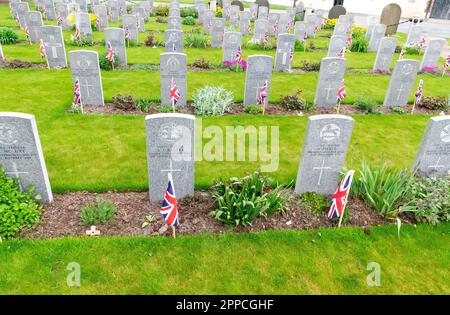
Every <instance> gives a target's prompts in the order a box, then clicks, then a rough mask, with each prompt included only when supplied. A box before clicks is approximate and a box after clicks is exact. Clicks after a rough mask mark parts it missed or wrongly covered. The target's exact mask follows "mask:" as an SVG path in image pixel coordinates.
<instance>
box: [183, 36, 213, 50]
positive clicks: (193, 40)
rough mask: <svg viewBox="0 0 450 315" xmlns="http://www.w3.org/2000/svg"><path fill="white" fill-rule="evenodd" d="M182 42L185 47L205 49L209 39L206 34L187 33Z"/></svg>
mask: <svg viewBox="0 0 450 315" xmlns="http://www.w3.org/2000/svg"><path fill="white" fill-rule="evenodd" d="M184 42H185V44H186V47H190V48H206V47H207V46H208V45H209V37H208V35H206V34H197V33H188V34H187V35H186V36H185V39H184Z"/></svg>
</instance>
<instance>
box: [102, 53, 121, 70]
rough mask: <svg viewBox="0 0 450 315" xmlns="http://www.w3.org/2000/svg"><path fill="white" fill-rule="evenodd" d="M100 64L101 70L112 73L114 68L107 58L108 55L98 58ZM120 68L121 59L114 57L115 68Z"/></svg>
mask: <svg viewBox="0 0 450 315" xmlns="http://www.w3.org/2000/svg"><path fill="white" fill-rule="evenodd" d="M98 63H99V64H100V69H102V70H106V71H110V70H112V68H113V66H112V63H111V62H110V61H109V60H108V59H107V58H106V53H102V54H100V55H99V56H98ZM117 66H119V57H117V55H115V56H114V67H117Z"/></svg>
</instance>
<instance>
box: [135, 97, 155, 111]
mask: <svg viewBox="0 0 450 315" xmlns="http://www.w3.org/2000/svg"><path fill="white" fill-rule="evenodd" d="M151 105H152V102H151V101H150V100H148V99H145V98H138V99H137V100H136V108H137V109H138V110H140V111H141V112H143V113H146V112H148V111H149V110H150V108H151Z"/></svg>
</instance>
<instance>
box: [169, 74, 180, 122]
mask: <svg viewBox="0 0 450 315" xmlns="http://www.w3.org/2000/svg"><path fill="white" fill-rule="evenodd" d="M169 92H170V96H169V99H170V105H172V110H173V112H174V113H175V105H176V104H177V102H178V101H179V100H180V98H181V94H180V90H178V87H177V85H176V83H175V81H174V79H173V78H172V80H171V81H170V91H169Z"/></svg>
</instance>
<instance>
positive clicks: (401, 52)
mask: <svg viewBox="0 0 450 315" xmlns="http://www.w3.org/2000/svg"><path fill="white" fill-rule="evenodd" d="M403 58H405V50H404V49H403V48H402V50H400V56H399V57H398V60H403Z"/></svg>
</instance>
